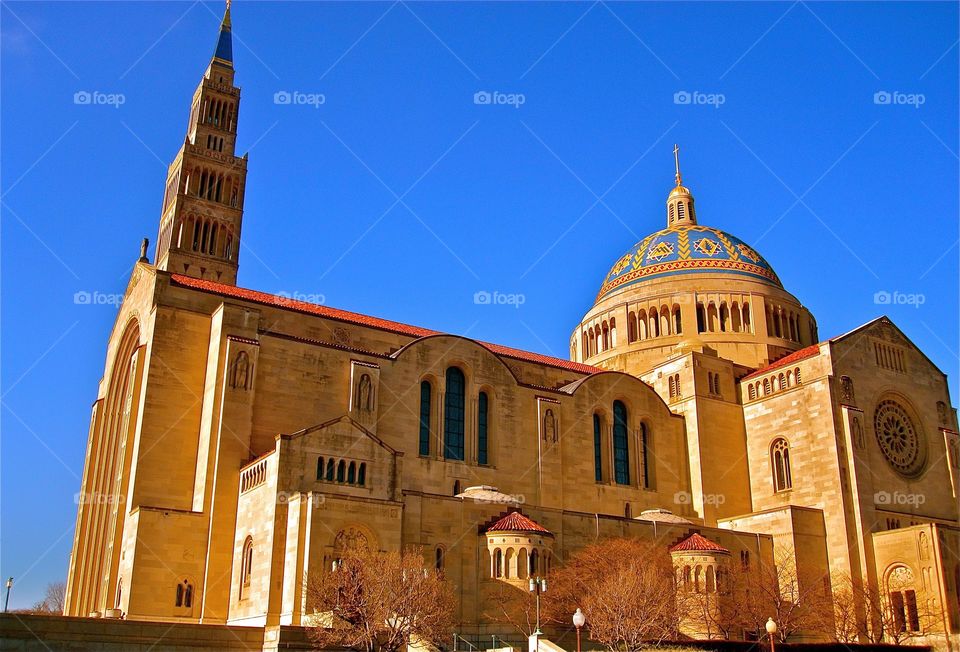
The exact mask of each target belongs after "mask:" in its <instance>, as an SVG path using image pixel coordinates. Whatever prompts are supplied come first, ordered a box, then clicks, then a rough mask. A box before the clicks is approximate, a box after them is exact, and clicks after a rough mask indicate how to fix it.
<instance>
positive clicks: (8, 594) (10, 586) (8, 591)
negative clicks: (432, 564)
mask: <svg viewBox="0 0 960 652" xmlns="http://www.w3.org/2000/svg"><path fill="white" fill-rule="evenodd" d="M12 588H13V578H12V577H10V578H7V599H6V600H4V601H3V613H7V606H8V605H9V604H10V589H12Z"/></svg>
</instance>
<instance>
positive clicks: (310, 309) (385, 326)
mask: <svg viewBox="0 0 960 652" xmlns="http://www.w3.org/2000/svg"><path fill="white" fill-rule="evenodd" d="M170 280H171V281H172V282H173V283H174V285H179V286H180V287H185V288H190V289H193V290H200V291H202V292H210V293H212V294H219V295H222V296H227V297H232V298H234V299H242V300H244V301H251V302H253V303H259V304H262V305H267V306H274V307H277V308H283V309H285V310H292V311H294V312H301V313H305V314H310V315H317V316H318V317H325V318H327V319H336V320H339V321H343V322H347V323H350V324H357V325H358V326H367V327H369V328H378V329H380V330H385V331H389V332H391V333H397V334H400V335H406V336H408V337H427V336H428V335H442V334H443V333H441V332H440V331H435V330H430V329H429V328H420V327H419V326H411V325H409V324H402V323H400V322H396V321H390V320H389V319H380V318H379V317H371V316H369V315H362V314H360V313H357V312H350V311H348V310H340V309H339V308H330V307H328V306H321V305H317V304H315V303H307V302H306V301H296V300H294V299H288V298H286V297H282V296H280V295H276V294H269V293H267V292H258V291H256V290H248V289H247V288H241V287H236V286H234V285H226V284H224V283H217V282H216V281H207V280H203V279H199V278H193V277H191V276H183V275H182V274H171V275H170ZM478 343H479V344H480V345H481V346H483V347H484V348H486V349H487V350H489V351H491V352H492V353H495V354H497V355H499V356H503V357H506V358H513V359H515V360H522V361H524V362H532V363H534V364H542V365H546V366H548V367H555V368H557V369H565V370H567V371H574V372H577V373H581V374H594V373H598V372H600V371H602V370H601V369H599V368H597V367H593V366H591V365H587V364H582V363H580V362H573V361H572V360H564V359H562V358H554V357H551V356H548V355H543V354H541V353H532V352H530V351H523V350H520V349H515V348H512V347H509V346H503V345H501V344H490V343H488V342H478Z"/></svg>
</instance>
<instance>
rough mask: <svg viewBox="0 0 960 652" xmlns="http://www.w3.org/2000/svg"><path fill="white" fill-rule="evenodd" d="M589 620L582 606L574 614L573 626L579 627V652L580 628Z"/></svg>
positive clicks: (578, 641)
mask: <svg viewBox="0 0 960 652" xmlns="http://www.w3.org/2000/svg"><path fill="white" fill-rule="evenodd" d="M585 622H587V617H586V616H584V615H583V612H582V611H580V607H577V610H576V611H575V612H574V614H573V626H574V627H576V628H577V652H580V628H581V627H583V624H584V623H585Z"/></svg>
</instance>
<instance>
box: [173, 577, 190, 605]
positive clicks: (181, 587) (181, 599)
mask: <svg viewBox="0 0 960 652" xmlns="http://www.w3.org/2000/svg"><path fill="white" fill-rule="evenodd" d="M174 604H175V605H176V606H177V607H180V608H183V609H190V608H191V607H193V584H191V583H190V580H183V581H182V582H180V583H179V584H177V597H176V601H175V602H174Z"/></svg>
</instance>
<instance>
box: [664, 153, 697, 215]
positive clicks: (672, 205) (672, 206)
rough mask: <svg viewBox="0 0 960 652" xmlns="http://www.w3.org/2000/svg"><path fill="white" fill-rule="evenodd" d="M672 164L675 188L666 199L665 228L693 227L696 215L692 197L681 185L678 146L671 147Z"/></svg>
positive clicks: (688, 190)
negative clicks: (675, 172) (675, 182)
mask: <svg viewBox="0 0 960 652" xmlns="http://www.w3.org/2000/svg"><path fill="white" fill-rule="evenodd" d="M673 162H674V164H675V165H676V169H677V174H676V177H675V178H676V180H677V185H676V187H675V188H674V189H673V190H671V191H670V195H669V196H668V197H667V227H671V226H679V225H687V226H690V225H693V224H696V223H697V214H696V212H695V211H694V209H693V195H692V194H690V189H689V188H687V187H686V186H684V185H683V179H682V178H681V177H680V146H679V145H674V146H673Z"/></svg>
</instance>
